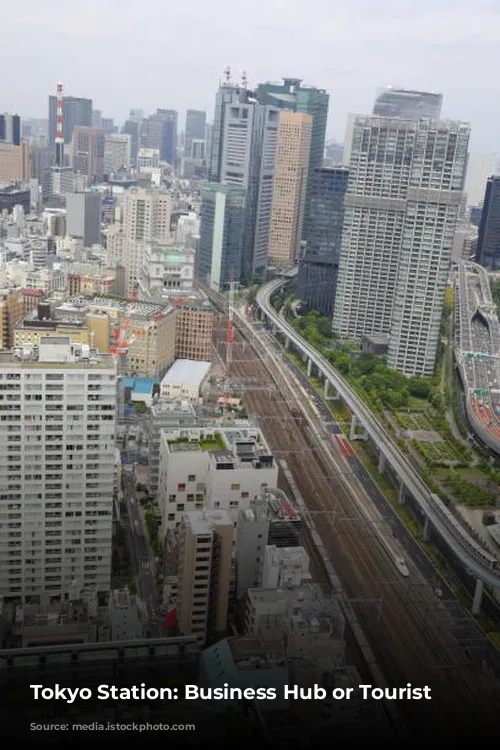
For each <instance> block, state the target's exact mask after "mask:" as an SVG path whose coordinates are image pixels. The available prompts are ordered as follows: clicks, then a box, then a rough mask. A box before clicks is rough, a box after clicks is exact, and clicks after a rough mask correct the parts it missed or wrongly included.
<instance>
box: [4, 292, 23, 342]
mask: <svg viewBox="0 0 500 750" xmlns="http://www.w3.org/2000/svg"><path fill="white" fill-rule="evenodd" d="M23 314H24V305H23V299H22V295H21V294H20V293H19V292H17V291H13V290H8V291H5V292H1V293H0V349H12V347H13V346H14V329H15V325H16V323H17V322H18V320H19V319H20V318H22V316H23Z"/></svg>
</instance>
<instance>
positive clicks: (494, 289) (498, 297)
mask: <svg viewBox="0 0 500 750" xmlns="http://www.w3.org/2000/svg"><path fill="white" fill-rule="evenodd" d="M490 287H491V296H492V298H493V302H494V303H495V305H496V308H497V313H498V314H499V315H500V279H491V280H490Z"/></svg>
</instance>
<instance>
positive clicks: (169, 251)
mask: <svg viewBox="0 0 500 750" xmlns="http://www.w3.org/2000/svg"><path fill="white" fill-rule="evenodd" d="M194 260H195V251H194V250H190V249H189V248H179V247H175V246H172V245H165V244H164V243H161V242H148V243H147V244H146V246H145V249H144V260H143V265H142V273H141V277H140V286H141V289H142V291H143V292H144V293H145V294H148V293H149V294H151V295H153V296H155V295H159V296H162V295H166V296H171V295H172V294H176V295H177V296H179V295H180V294H186V293H189V292H192V291H193V285H194Z"/></svg>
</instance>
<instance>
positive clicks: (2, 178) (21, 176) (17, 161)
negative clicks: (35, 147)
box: [0, 141, 31, 184]
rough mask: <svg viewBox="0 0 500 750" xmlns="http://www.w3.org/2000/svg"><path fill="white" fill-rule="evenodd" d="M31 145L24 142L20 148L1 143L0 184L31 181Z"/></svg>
mask: <svg viewBox="0 0 500 750" xmlns="http://www.w3.org/2000/svg"><path fill="white" fill-rule="evenodd" d="M30 177H31V175H30V158H29V143H28V141H22V142H21V144H20V145H19V146H14V145H12V144H10V143H0V184H1V183H7V182H23V181H27V180H29V178H30Z"/></svg>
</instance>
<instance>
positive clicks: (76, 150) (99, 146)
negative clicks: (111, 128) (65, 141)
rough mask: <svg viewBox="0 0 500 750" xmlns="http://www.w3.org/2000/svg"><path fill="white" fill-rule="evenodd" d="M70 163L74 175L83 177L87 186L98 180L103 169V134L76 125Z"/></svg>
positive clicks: (100, 131)
mask: <svg viewBox="0 0 500 750" xmlns="http://www.w3.org/2000/svg"><path fill="white" fill-rule="evenodd" d="M71 161H72V166H73V170H74V172H75V173H76V174H80V175H84V176H85V177H86V178H87V182H88V184H91V183H92V182H93V181H94V180H95V179H99V178H100V177H101V176H102V174H103V168H104V133H103V132H102V130H96V129H95V128H87V127H83V126H80V125H76V126H75V127H74V128H73V138H72V141H71Z"/></svg>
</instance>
